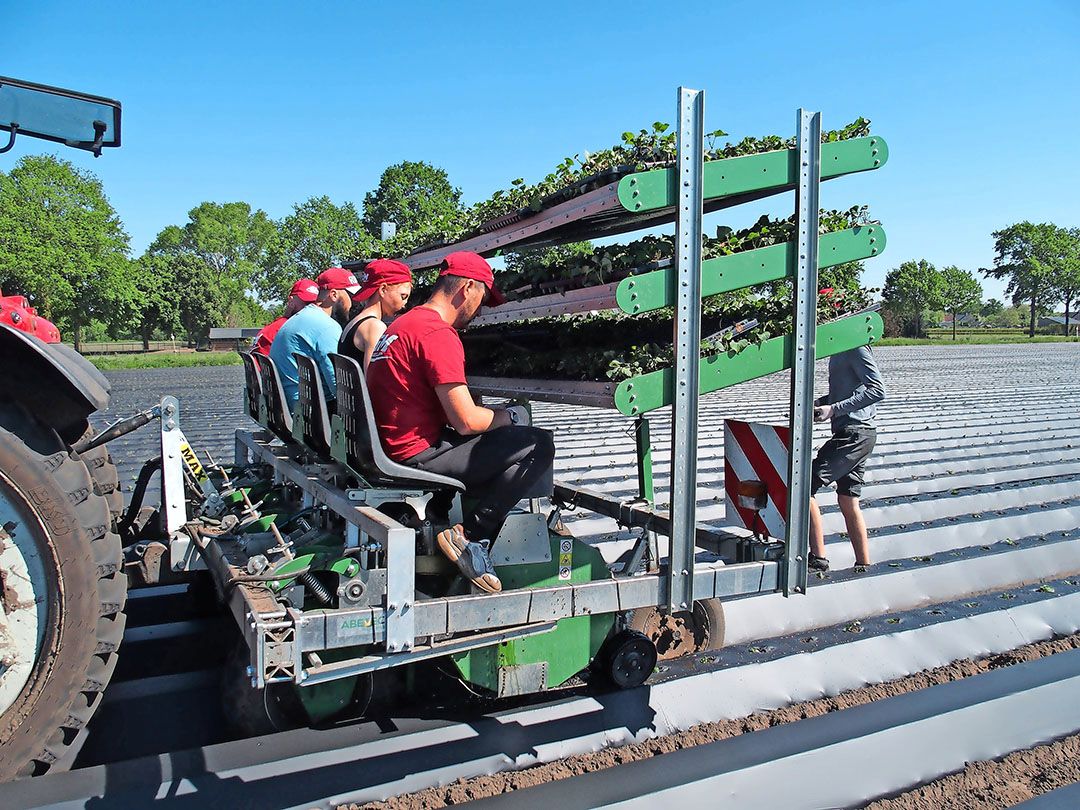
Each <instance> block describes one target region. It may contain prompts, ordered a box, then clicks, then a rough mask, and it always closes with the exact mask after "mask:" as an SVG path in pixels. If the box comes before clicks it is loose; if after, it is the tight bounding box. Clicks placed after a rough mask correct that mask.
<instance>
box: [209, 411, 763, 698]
mask: <svg viewBox="0 0 1080 810" xmlns="http://www.w3.org/2000/svg"><path fill="white" fill-rule="evenodd" d="M237 458H238V459H243V460H251V461H253V462H257V463H263V464H267V465H269V466H271V467H272V468H273V471H274V475H275V476H276V477H278V478H280V479H282V480H285V481H288V482H290V483H292V484H295V485H296V486H298V487H300V488H301V490H302V491H303V492H304V493H306V494H308V495H309V496H310V497H311V498H312V500H313V502H315V503H319V504H326V505H327V506H328V507H329V508H330V509H331V510H332V511H334V512H335V513H336V514H338V515H340V516H341V517H343V518H344V519H345V520H346V521H347V524H348V525H349V526H350V527H351V528H353V530H354V531H355V533H356V534H357V535H359V536H361V537H365V538H368V539H370V541H372V542H374V543H376V544H378V545H380V546H381V547H382V548H384V549H386V550H387V553H388V557H389V561H388V571H387V598H386V601H385V604H384V605H381V606H370V605H366V606H357V607H347V608H339V609H336V610H329V609H327V610H309V611H298V610H292V609H284V608H282V607H281V606H280V603H278V602H277V601H276V600H275V599H273V598H272V597H270V596H269V595H268V592H267V591H265V590H263V589H260V588H257V587H252V586H248V585H245V584H239V585H237V586H236V587H232V588H230V589H229V590H228V591H227V594H226V595H227V597H228V601H229V605H230V608H231V610H232V613H233V615H234V617H235V618H236V621H237V623H238V625H239V626H240V627H241V628H242V629H243V631H244V633H245V638H246V640H247V642H248V644H249V648H250V650H251V655H252V678H253V683H255V685H256V686H263V685H265V684H266V683H272V682H274V681H275V680H278V681H288V680H292V681H295V682H296V683H306V682H307V679H308V678H312V679H313V680H312V682H318V681H324V680H330V679H333V678H343V677H348V676H350V675H356V674H360V673H363V672H369V671H372V670H375V669H382V668H387V667H392V666H397V665H399V664H404V663H409V662H410V661H413V660H420V659H422V658H428V657H434V656H437V655H446V654H448V653H449V652H461V651H464V650H466V649H472V648H475V647H482V646H489V645H491V644H494V643H498V642H499V641H500V640H507V639H510V638H513V637H519V636H524V635H533V634H536V633H541V632H546V631H547V630H549V629H550V627H549V626H548V624H549V623H551V622H555V621H558V620H559V619H563V618H569V617H573V616H588V615H592V614H601V613H618V612H623V611H627V610H633V609H635V608H639V607H651V606H656V605H662V604H665V603H666V602H667V601H670V600H668V594H669V585H668V581H667V578H666V576H665V575H663V573H662V572H661V573H660V574H645V575H639V576H622V577H618V578H615V579H605V580H596V581H592V582H586V583H578V584H567V585H560V586H555V587H548V588H534V589H523V590H514V591H506V592H503V593H499V594H482V595H469V596H455V597H446V598H437V599H420V600H415V599H414V598H413V591H412V589H413V587H414V582H415V572H416V561H415V557H414V533H413V530H412V529H409V528H407V527H405V526H402V525H401V524H399V523H397V522H396V521H394V520H393V519H392V518H390V517H389V516H387V515H385V514H383V513H382V512H380V511H378V510H377V509H375V508H373V507H371V506H366V505H362V504H359V503H357V502H355V501H352V500H350V499H349V497H348V494H347V493H346V492H345V491H342V490H340V489H338V488H337V487H335V486H334V485H333V484H331V483H328V482H327V481H326V480H324V477H323V476H318V475H316V474H315V473H314V471H313V470H312V468H311V466H310V465H304V464H303V463H302V460H301V459H300V458H299V454H298V450H297V448H294V447H285V446H282V445H280V444H276V443H274V440H273V438H272V437H270V436H269V435H268V434H266V433H259V434H254V433H248V432H245V431H238V432H237ZM555 499H556V500H565V501H567V502H571V501H572V502H574V503H575V504H577V505H578V506H581V507H584V508H589V509H593V510H594V511H597V512H598V513H600V514H611V515H612V516H615V517H617V519H619V520H620V521H621V522H624V523H625V525H628V526H641V527H643V528H647V529H648V530H651V531H656V532H658V533H663V534H667V533H668V532H669V530H670V528H669V527H670V522H669V520H668V518H667V516H666V515H663V514H661V513H657V512H654V511H653V510H651V509H648V508H647V507H643V506H637V505H630V504H619V503H616V502H615V501H613V500H612V499H611V498H610V497H607V496H604V495H602V494H600V493H594V492H590V491H588V490H575V489H572V488H569V487H565V486H563V485H556V495H555ZM697 535H698V536H699V537H701V539H702V540H712V541H722V540H723V539H724V538H723V536H722V534H721V533H718V532H713V531H710V530H708V529H705V528H704V527H699V528H698V529H697ZM203 552H204V556H205V558H206V560H207V563H208V565H209V567H210V568H212V569H213V570H214V572H215V574H216V578H217V579H218V580H219V581H220V582H228V581H230V580H231V579H232V578H233V576H234V575H235V573H237V572H236V570H235V569H234V568H232V567H231V565H230V563H229V561H228V560H227V559H226V557H225V554H224V552H223V551H222V549H221V548H219V547H218V544H217V543H214V542H212V541H208V542H206V543H205V544H204V545H203ZM779 576H780V571H779V566H778V565H777V563H775V562H771V561H757V562H749V563H739V564H735V565H724V564H723V563H714V564H709V565H701V566H698V568H697V570H696V571H694V573H693V577H694V582H693V586H692V587H693V591H694V592H695V593H696V594H697V595H698V598H702V599H708V598H713V597H732V596H743V595H746V594H753V593H761V592H771V591H775V590H776V588H777V585H778V582H779ZM469 631H485V632H484V633H483V634H482V635H476V636H471V637H469V638H456V639H452V640H450V641H448V642H445V643H441V642H440V643H435V644H431V643H425V644H422V643H420V641H421V640H422V639H425V638H426V637H429V636H440V635H444V634H448V633H463V632H469ZM369 645H385V654H380V653H378V652H374V651H371V650H367V651H365V652H364V654H363V655H359V656H358V657H356V658H352V659H348V660H346V661H341V662H335V663H334V664H326V665H324V664H322V663H321V661H319V660H318V653H319V652H320V651H321V650H327V649H341V648H346V647H365V646H369ZM311 653H315V656H314V657H312V656H311V655H310V654H311ZM305 656H306V660H307V663H305Z"/></svg>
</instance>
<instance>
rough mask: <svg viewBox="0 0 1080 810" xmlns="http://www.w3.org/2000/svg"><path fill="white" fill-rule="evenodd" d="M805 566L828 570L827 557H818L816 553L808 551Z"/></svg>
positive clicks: (811, 568) (814, 569) (813, 569)
mask: <svg viewBox="0 0 1080 810" xmlns="http://www.w3.org/2000/svg"><path fill="white" fill-rule="evenodd" d="M806 567H807V568H809V569H810V570H811V571H828V570H829V558H828V557H819V556H818V555H817V554H814V553H813V552H810V556H809V557H807V562H806Z"/></svg>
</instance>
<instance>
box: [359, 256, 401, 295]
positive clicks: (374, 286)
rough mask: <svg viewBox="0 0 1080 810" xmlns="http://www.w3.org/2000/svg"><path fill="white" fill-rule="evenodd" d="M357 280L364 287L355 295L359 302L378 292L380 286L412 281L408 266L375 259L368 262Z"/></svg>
mask: <svg viewBox="0 0 1080 810" xmlns="http://www.w3.org/2000/svg"><path fill="white" fill-rule="evenodd" d="M359 278H360V283H361V284H363V285H364V286H363V287H361V288H360V292H359V293H357V295H356V298H357V299H358V300H360V301H363V300H364V299H365V298H367V297H368V296H370V295H371V294H372V293H374V292H375V291H376V290H378V289H379V285H380V284H405V283H408V282H411V281H412V280H413V278H412V271H411V270H410V269H409V266H408V265H407V264H403V263H402V262H397V261H394V260H393V259H375V260H374V261H371V262H368V264H367V267H365V268H364V272H362V273H361V274H360V276H359Z"/></svg>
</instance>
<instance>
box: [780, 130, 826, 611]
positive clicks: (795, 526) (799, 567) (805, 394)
mask: <svg viewBox="0 0 1080 810" xmlns="http://www.w3.org/2000/svg"><path fill="white" fill-rule="evenodd" d="M797 125H798V136H797V140H798V147H799V182H798V185H797V186H796V189H795V194H796V197H795V213H796V219H797V220H798V225H799V238H798V249H799V252H798V260H797V265H796V273H795V304H794V319H793V320H794V328H793V335H792V337H793V341H792V352H793V356H792V362H791V425H790V427H791V455H790V456H789V458H788V508H787V513H788V520H787V555H786V566H785V567H784V569H783V571H782V576H783V585H784V595H785V596H790V595H791V594H792V593H806V576H807V573H806V562H807V557H808V555H809V553H810V462H811V442H812V439H813V430H814V357H815V351H816V345H815V344H816V339H817V295H818V286H817V281H818V219H819V217H818V205H819V201H818V192H819V189H820V185H821V113H812V112H807V111H806V110H802V109H800V110H799V114H798V119H797Z"/></svg>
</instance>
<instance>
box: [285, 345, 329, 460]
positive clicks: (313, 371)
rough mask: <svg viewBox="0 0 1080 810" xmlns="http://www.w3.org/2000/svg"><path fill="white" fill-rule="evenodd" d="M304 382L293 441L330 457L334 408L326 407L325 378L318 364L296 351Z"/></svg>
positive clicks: (294, 418)
mask: <svg viewBox="0 0 1080 810" xmlns="http://www.w3.org/2000/svg"><path fill="white" fill-rule="evenodd" d="M293 357H294V358H295V359H296V372H297V377H298V378H299V381H300V388H299V393H300V397H299V399H298V400H297V402H296V410H295V411H294V413H293V438H295V439H296V440H297V441H299V442H302V443H303V444H305V445H307V446H308V447H310V448H311V449H312V450H314V451H315V452H316V453H318V454H319V455H320V456H325V457H329V456H330V409H329V408H328V407H327V404H326V390H325V389H324V388H323V378H322V374H321V373H320V371H319V367H318V366H316V365H315V361H314V360H312V359H311V358H310V357H308V356H307V355H306V354H300V353H299V352H293Z"/></svg>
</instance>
